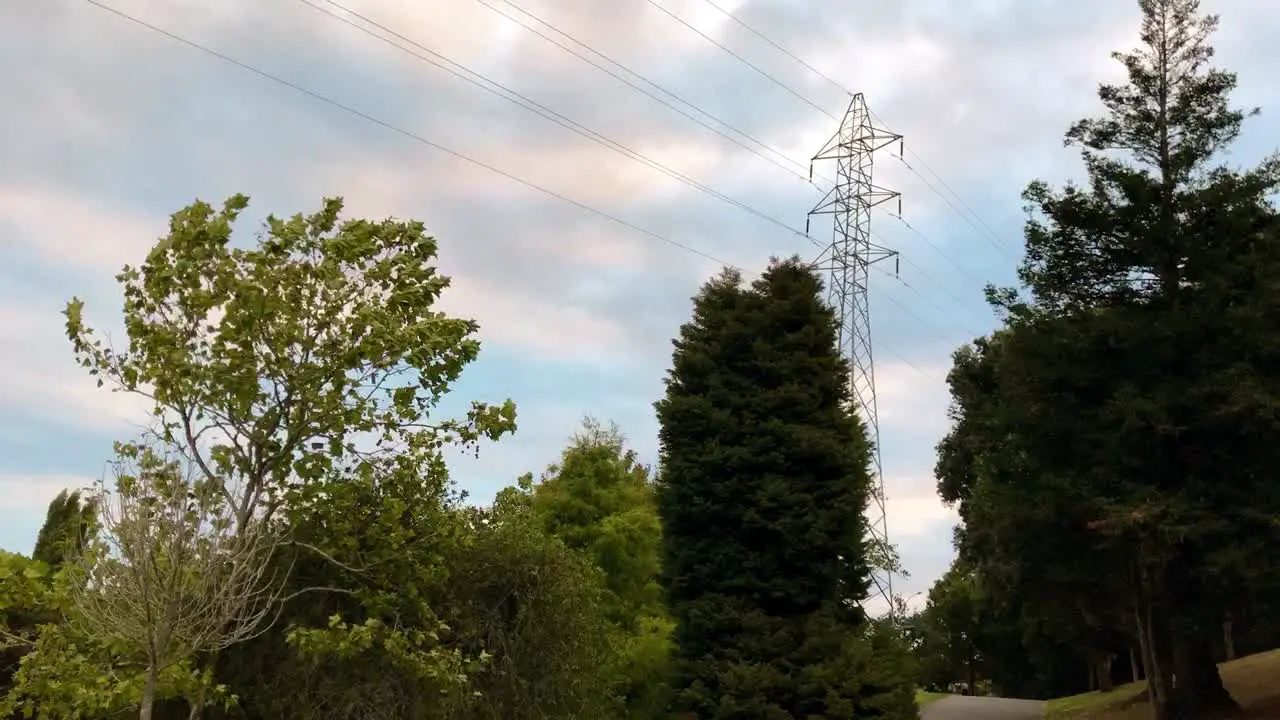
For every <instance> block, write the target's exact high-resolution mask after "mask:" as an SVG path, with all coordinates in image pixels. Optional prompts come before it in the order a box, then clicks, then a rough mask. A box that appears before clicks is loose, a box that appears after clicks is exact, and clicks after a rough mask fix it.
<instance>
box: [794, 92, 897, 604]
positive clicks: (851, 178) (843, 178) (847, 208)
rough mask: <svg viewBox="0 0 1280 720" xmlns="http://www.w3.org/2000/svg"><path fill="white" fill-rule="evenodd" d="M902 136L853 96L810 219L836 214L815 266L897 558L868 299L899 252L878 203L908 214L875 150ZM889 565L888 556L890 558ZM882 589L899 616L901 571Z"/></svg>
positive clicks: (876, 518)
mask: <svg viewBox="0 0 1280 720" xmlns="http://www.w3.org/2000/svg"><path fill="white" fill-rule="evenodd" d="M901 141H902V136H901V135H897V134H895V133H891V132H889V131H887V130H882V129H879V128H877V127H875V126H874V125H872V123H871V115H870V112H869V111H868V110H867V103H866V99H865V98H864V97H863V96H862V93H858V94H856V95H854V96H853V100H852V101H851V102H850V103H849V109H848V110H847V111H845V114H844V119H843V120H841V122H840V129H839V130H837V131H836V134H835V135H833V136H832V138H831V139H830V140H828V141H827V144H826V145H824V146H823V148H822V150H820V151H819V152H818V154H817V155H814V156H813V160H812V161H810V163H809V178H810V180H812V179H813V163H814V162H816V161H818V160H835V161H836V184H835V186H834V187H832V188H831V190H830V191H829V192H828V193H827V194H826V196H825V197H823V198H822V200H821V201H820V202H819V203H818V204H817V206H815V207H814V208H813V210H810V211H809V216H808V218H806V221H805V232H806V234H807V233H808V230H809V221H811V220H812V219H813V216H814V215H831V216H833V218H834V223H833V225H834V232H833V234H832V238H831V244H830V245H828V246H827V247H826V249H824V250H823V251H822V254H820V255H819V256H818V259H817V260H815V261H814V266H815V267H817V268H820V269H822V270H824V271H826V272H827V274H828V275H829V276H830V278H829V280H828V281H827V283H828V286H827V290H828V297H829V302H830V303H831V306H832V307H833V308H834V309H835V311H836V313H837V316H838V317H839V318H840V329H839V342H840V350H841V352H842V353H844V355H845V357H846V358H847V359H848V361H849V368H850V376H849V385H850V387H851V388H852V390H853V397H854V399H855V401H856V402H857V403H858V408H859V410H860V412H861V413H862V417H863V420H864V421H865V422H866V425H867V432H868V435H869V439H870V440H871V442H872V453H871V457H872V471H873V473H874V475H873V482H874V483H875V487H874V489H873V492H872V498H873V499H872V502H871V505H870V507H868V508H867V513H868V515H869V517H868V518H867V520H868V523H869V525H870V527H871V538H872V543H873V544H874V545H875V546H876V547H877V549H878V550H879V551H880V552H882V553H884V557H885V558H892V557H893V552H892V548H891V546H890V545H889V521H888V518H887V517H886V513H885V495H884V474H883V472H882V468H881V462H880V422H879V418H878V414H877V411H876V381H875V369H874V365H873V363H872V354H871V310H870V307H869V306H868V297H867V281H868V276H869V275H870V270H871V265H872V264H873V263H877V262H880V261H882V260H887V259H889V258H893V259H894V261H895V265H896V262H897V255H898V252H897V251H896V250H890V249H889V248H885V247H881V246H879V245H876V244H874V243H872V242H871V209H872V208H874V207H876V206H877V205H880V204H881V203H884V202H887V201H889V200H894V199H896V200H898V203H899V210H898V212H899V214H901V212H902V210H901V203H902V197H901V195H900V194H899V193H897V192H894V191H892V190H887V189H885V188H882V187H880V186H878V185H876V184H874V183H872V182H871V170H872V157H873V155H874V154H875V152H876V151H877V150H879V149H881V148H883V147H885V146H886V145H890V144H892V143H894V142H899V143H900V142H901ZM885 564H888V563H885ZM872 582H873V584H874V585H875V590H876V591H877V592H878V593H879V594H880V595H881V596H882V597H883V598H884V599H885V601H886V602H887V603H888V605H889V616H890V618H892V617H893V614H894V607H893V572H892V570H887V569H886V570H883V571H876V572H875V573H874V574H873V576H872Z"/></svg>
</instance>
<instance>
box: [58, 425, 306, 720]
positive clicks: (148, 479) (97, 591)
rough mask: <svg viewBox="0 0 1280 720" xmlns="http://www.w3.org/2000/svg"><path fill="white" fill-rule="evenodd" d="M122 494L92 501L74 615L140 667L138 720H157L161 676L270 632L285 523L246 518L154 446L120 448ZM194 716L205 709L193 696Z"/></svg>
mask: <svg viewBox="0 0 1280 720" xmlns="http://www.w3.org/2000/svg"><path fill="white" fill-rule="evenodd" d="M117 452H118V453H119V459H118V460H117V462H116V474H115V488H114V490H109V489H107V487H106V486H105V484H103V485H100V486H99V487H98V489H97V492H96V493H95V495H94V498H93V506H94V507H95V508H97V510H98V527H97V529H96V532H95V533H94V534H92V535H90V536H89V537H88V538H87V547H86V552H85V553H83V556H82V563H83V564H82V566H81V567H80V568H76V569H77V570H80V571H81V572H83V576H82V577H81V578H80V579H79V580H78V581H76V582H72V583H71V584H70V590H71V601H72V604H73V606H74V608H75V612H74V613H73V614H72V618H73V620H74V621H75V622H77V623H79V624H80V627H81V628H83V629H84V631H85V634H86V635H87V636H88V637H91V638H94V639H96V640H97V641H99V642H103V643H106V644H109V645H111V646H113V647H115V648H117V649H118V650H119V651H121V652H122V654H124V655H125V656H126V657H130V656H131V657H135V658H137V659H138V660H140V661H141V663H142V666H143V667H144V668H145V671H146V684H145V686H144V687H143V689H142V696H141V698H140V713H139V717H140V718H142V720H150V718H151V717H152V710H153V708H154V705H155V700H156V687H157V683H158V681H159V678H160V676H161V674H162V673H163V672H165V671H166V670H168V669H169V668H171V667H173V666H175V665H178V664H180V663H184V662H188V663H193V662H194V661H195V660H196V659H197V658H198V657H199V656H200V655H201V654H203V653H216V652H218V651H219V650H222V649H224V648H227V647H229V646H231V645H234V644H236V643H238V642H242V641H244V640H246V639H249V638H251V637H254V636H255V635H257V634H259V633H261V632H263V631H265V630H266V629H267V628H268V627H269V626H270V622H271V620H272V619H273V613H274V611H275V606H276V600H277V599H278V597H279V593H280V592H281V589H282V588H281V584H280V583H279V582H278V580H277V578H276V577H274V576H273V575H272V573H271V560H272V556H273V554H274V553H275V551H276V548H277V546H278V545H279V544H280V534H279V531H278V526H273V525H272V523H270V522H269V521H260V520H258V519H257V518H254V517H250V518H247V519H244V520H242V519H241V518H240V517H238V514H237V512H236V509H235V508H234V507H232V506H231V505H230V504H229V503H228V502H227V501H226V500H225V498H224V496H223V494H222V493H221V492H220V490H222V489H226V488H228V487H229V486H227V485H225V484H220V485H218V486H217V487H214V486H212V485H210V484H209V483H207V482H198V481H193V479H192V477H191V476H190V475H188V474H186V472H185V468H183V467H182V466H181V465H180V464H179V463H177V462H174V461H172V460H169V459H166V458H164V457H163V456H161V455H159V454H158V453H156V452H155V451H154V450H152V449H151V448H148V447H143V446H139V445H128V444H117ZM189 702H190V703H191V706H192V716H193V717H195V716H196V715H197V714H198V713H199V711H200V710H201V709H202V708H203V706H204V704H205V703H204V701H203V698H202V697H199V696H198V694H197V697H192V698H190V699H189Z"/></svg>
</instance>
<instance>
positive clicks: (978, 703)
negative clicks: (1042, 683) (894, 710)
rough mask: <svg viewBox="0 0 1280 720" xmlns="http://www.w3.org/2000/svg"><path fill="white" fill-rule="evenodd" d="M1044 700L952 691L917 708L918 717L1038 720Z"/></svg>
mask: <svg viewBox="0 0 1280 720" xmlns="http://www.w3.org/2000/svg"><path fill="white" fill-rule="evenodd" d="M1043 716H1044V703H1043V702H1041V701H1039V700H1010V699H1008V698H993V697H970V696H967V695H951V696H949V697H944V698H942V699H941V700H938V701H937V702H933V703H930V704H928V705H926V706H925V708H924V710H921V711H920V720H1040V718H1041V717H1043Z"/></svg>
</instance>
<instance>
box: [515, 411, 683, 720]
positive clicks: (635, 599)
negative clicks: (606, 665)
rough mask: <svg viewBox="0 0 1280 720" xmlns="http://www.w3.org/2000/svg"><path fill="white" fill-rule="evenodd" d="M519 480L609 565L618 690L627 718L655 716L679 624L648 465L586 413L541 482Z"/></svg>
mask: <svg viewBox="0 0 1280 720" xmlns="http://www.w3.org/2000/svg"><path fill="white" fill-rule="evenodd" d="M519 487H520V488H521V490H522V491H523V492H525V493H527V498H526V499H525V501H526V502H528V504H529V507H530V508H531V510H532V512H533V514H534V517H535V518H536V521H537V522H538V523H539V525H540V526H541V527H542V529H543V530H544V531H545V532H547V533H549V534H551V535H553V536H555V537H557V538H559V539H560V540H561V541H563V542H564V543H565V544H566V545H567V546H568V547H570V548H572V549H574V550H576V551H579V552H582V553H585V555H586V556H587V557H589V558H590V559H591V561H592V562H593V563H594V564H595V566H596V567H598V568H599V569H600V570H601V571H602V572H603V576H604V582H605V594H604V602H605V613H606V615H607V616H608V618H609V620H610V622H611V623H612V625H613V626H614V630H615V632H616V635H617V637H616V640H615V642H616V643H617V646H618V651H617V653H616V664H617V666H618V667H617V670H616V673H617V675H618V677H619V681H618V684H619V689H618V694H619V695H620V696H621V697H622V698H623V702H624V704H625V705H626V709H627V714H628V716H629V717H634V718H654V717H657V714H658V713H659V711H660V710H661V708H662V707H663V706H664V705H665V702H666V679H667V673H668V670H669V666H670V657H669V656H670V651H671V641H670V639H671V638H670V636H671V630H672V628H673V623H672V622H671V619H670V618H669V617H668V615H667V612H666V608H665V605H664V603H663V599H662V588H661V587H660V585H659V583H658V575H659V571H660V570H661V553H662V528H661V521H660V519H659V517H658V507H657V499H656V495H655V493H654V486H653V483H652V482H651V480H650V473H649V469H648V468H647V467H645V466H644V465H641V464H640V462H639V460H638V459H637V456H636V453H635V451H634V450H630V449H627V448H626V443H625V439H624V438H623V436H622V433H621V431H620V430H619V429H618V428H617V427H616V426H610V427H608V428H606V427H603V426H601V425H600V424H599V423H597V422H595V421H594V420H591V419H587V420H585V421H584V423H583V427H582V429H581V430H580V431H579V432H578V433H577V434H575V435H574V437H573V438H572V441H571V443H570V445H569V447H568V448H566V449H565V451H564V453H563V454H562V455H561V458H560V462H559V463H557V464H555V465H552V466H550V467H549V468H547V470H546V472H544V473H543V474H542V476H541V478H540V480H539V482H538V483H537V484H536V485H534V484H533V478H532V476H531V475H526V476H525V477H524V478H521V481H520V483H519ZM513 499H514V498H513Z"/></svg>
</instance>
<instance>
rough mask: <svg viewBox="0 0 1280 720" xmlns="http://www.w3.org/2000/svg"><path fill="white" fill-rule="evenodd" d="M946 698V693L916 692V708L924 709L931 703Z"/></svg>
mask: <svg viewBox="0 0 1280 720" xmlns="http://www.w3.org/2000/svg"><path fill="white" fill-rule="evenodd" d="M944 697H947V693H936V692H926V691H924V690H917V691H916V707H921V708H922V707H924V706H925V705H928V704H929V703H932V702H937V701H939V700H941V699H942V698H944Z"/></svg>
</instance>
